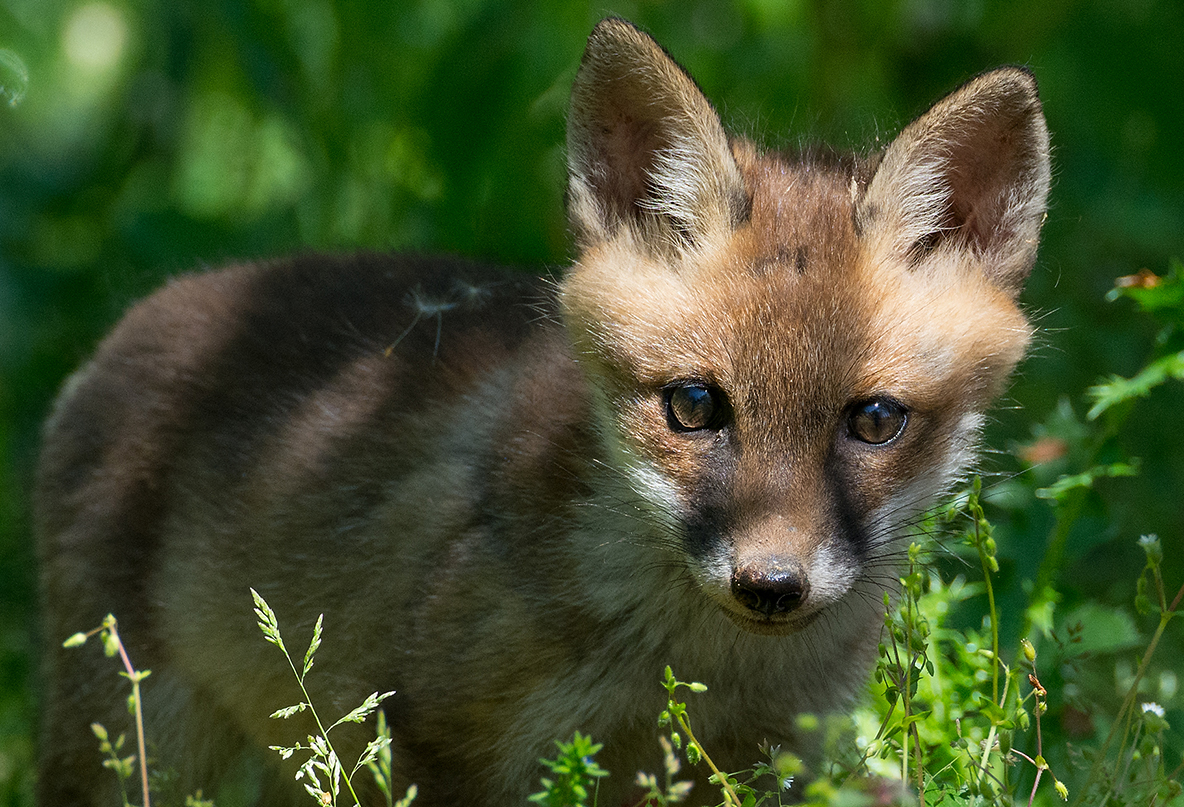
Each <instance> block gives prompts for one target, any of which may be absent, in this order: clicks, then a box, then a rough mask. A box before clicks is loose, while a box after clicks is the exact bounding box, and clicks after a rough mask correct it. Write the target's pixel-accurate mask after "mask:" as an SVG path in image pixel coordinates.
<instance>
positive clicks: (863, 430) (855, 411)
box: [847, 398, 909, 446]
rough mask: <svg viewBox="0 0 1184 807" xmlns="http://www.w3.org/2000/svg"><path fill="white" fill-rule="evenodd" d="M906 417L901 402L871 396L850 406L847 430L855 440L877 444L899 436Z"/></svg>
mask: <svg viewBox="0 0 1184 807" xmlns="http://www.w3.org/2000/svg"><path fill="white" fill-rule="evenodd" d="M908 419H909V418H908V411H907V410H906V409H905V408H904V406H902V405H901V404H899V403H897V402H896V401H894V400H892V399H891V398H873V399H871V400H868V401H862V402H860V403H857V404H855V406H853V407H851V411H850V414H848V416H847V431H848V433H849V434H850V435H851V436H852V437H854V438H855V439H857V440H862V441H863V442H865V443H870V444H871V445H876V446H878V445H882V444H883V443H887V442H888V441H890V440H894V439H896V438H897V437H899V436H900V433H901V432H903V431H904V427H905V424H906V423H907V422H908Z"/></svg>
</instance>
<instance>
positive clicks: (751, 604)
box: [732, 562, 810, 616]
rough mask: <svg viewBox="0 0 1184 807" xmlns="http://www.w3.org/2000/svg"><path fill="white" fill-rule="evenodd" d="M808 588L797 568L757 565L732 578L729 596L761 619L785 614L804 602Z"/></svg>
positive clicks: (800, 571)
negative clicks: (730, 594) (761, 617)
mask: <svg viewBox="0 0 1184 807" xmlns="http://www.w3.org/2000/svg"><path fill="white" fill-rule="evenodd" d="M809 590H810V584H809V583H807V582H806V575H805V574H804V573H803V572H802V569H801V567H800V566H798V565H797V564H791V565H785V564H783V563H777V562H766V563H756V564H750V565H748V566H744V567H742V568H739V569H736V571H735V572H734V573H733V574H732V596H733V597H735V598H736V600H737V602H739V603H740V604H741V605H743V606H744V607H745V608H747V609H749V610H750V611H756V612H757V613H758V614H761V615H762V616H773V615H774V614H788V613H789V612H790V611H793V610H794V609H795V608H797V607H798V606H799V605H801V604H802V603H803V602H805V600H806V594H807V593H808V592H809Z"/></svg>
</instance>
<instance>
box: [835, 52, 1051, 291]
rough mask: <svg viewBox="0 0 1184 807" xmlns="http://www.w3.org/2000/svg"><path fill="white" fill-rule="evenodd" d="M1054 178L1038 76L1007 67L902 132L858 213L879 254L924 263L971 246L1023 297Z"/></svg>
mask: <svg viewBox="0 0 1184 807" xmlns="http://www.w3.org/2000/svg"><path fill="white" fill-rule="evenodd" d="M1049 179H1050V170H1049V144H1048V128H1047V126H1046V124H1045V120H1044V113H1043V110H1042V109H1041V105H1040V98H1039V95H1038V94H1037V88H1036V79H1035V78H1034V77H1033V76H1032V74H1031V73H1030V72H1028V71H1027V70H1025V69H1023V68H1019V67H1004V68H1000V69H998V70H992V71H990V72H988V73H983V74H982V75H980V76H978V77H976V78H974V79H972V80H971V81H969V82H967V83H966V84H964V85H963V86H962V87H960V88H959V89H957V90H955V91H954V92H952V93H951V94H950V95H948V96H946V97H945V98H943V99H942V100H940V101H938V102H937V103H936V104H934V105H933V107H932V108H931V109H930V110H929V111H928V112H926V113H925V114H923V115H921V116H920V117H919V118H917V119H916V120H915V121H913V122H912V123H911V124H909V126H907V127H906V128H905V129H904V131H903V132H901V133H900V135H899V136H898V137H897V138H896V140H895V141H893V142H892V144H891V145H890V146H889V147H888V149H887V150H886V151H885V152H884V156H883V159H882V161H881V162H880V165H879V167H878V168H877V170H876V173H875V175H874V176H873V178H872V181H871V183H870V184H869V186H868V189H867V192H866V193H865V194H864V195H863V198H862V199H861V201H860V204H859V206H858V208H857V211H856V216H857V221H858V222H859V224H860V227H861V230H862V231H863V232H865V234H866V235H868V236H869V237H871V238H872V239H874V241H873V243H874V247H873V248H874V249H876V251H877V252H878V253H880V252H881V250H882V251H886V252H888V253H890V254H894V255H896V256H898V257H901V258H904V259H906V260H910V261H918V260H921V259H923V258H924V257H925V256H926V255H927V254H929V253H930V252H932V251H934V250H936V249H939V248H942V247H946V246H949V247H952V248H954V249H962V250H972V251H973V252H974V253H975V254H976V256H977V257H979V258H980V259H981V261H982V265H983V267H984V269H985V271H986V272H987V273H988V275H989V276H990V278H991V279H992V280H993V281H994V282H995V283H996V284H997V285H999V286H1000V287H1001V288H1003V289H1005V290H1006V291H1008V292H1009V293H1011V294H1013V295H1014V294H1018V293H1019V290H1020V288H1021V286H1022V285H1023V282H1024V280H1025V279H1026V278H1027V276H1028V273H1029V272H1030V271H1031V268H1032V263H1033V261H1034V260H1035V256H1036V244H1037V240H1038V237H1039V234H1040V226H1041V224H1042V223H1043V220H1044V213H1045V209H1046V205H1047V199H1048V187H1049ZM881 254H882V253H881Z"/></svg>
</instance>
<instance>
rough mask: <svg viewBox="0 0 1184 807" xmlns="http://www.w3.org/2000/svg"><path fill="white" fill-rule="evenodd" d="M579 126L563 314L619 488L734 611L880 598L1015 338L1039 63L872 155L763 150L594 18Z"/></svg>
mask: <svg viewBox="0 0 1184 807" xmlns="http://www.w3.org/2000/svg"><path fill="white" fill-rule="evenodd" d="M570 131H571V134H570V136H569V153H570V155H571V157H570V161H571V169H572V171H571V174H572V188H571V192H570V195H571V197H572V199H573V204H572V211H573V218H574V220H575V221H574V224H575V230H576V231H577V232H578V233H580V234H581V235H582V240H583V243H584V252H583V254H582V255H581V257H580V259H579V261H578V263H577V264H576V266H575V267H574V269H573V270H572V272H571V274H570V276H569V277H568V279H567V280H566V282H565V284H564V286H563V292H562V303H563V310H564V315H565V318H566V322H567V326H568V331H569V333H570V334H571V338H572V341H573V343H574V344H575V345H576V350H577V355H578V358H579V361H580V363H581V366H582V367H583V368H584V370H585V372H586V373H587V375H588V377H589V378H590V380H591V382H592V384H591V386H592V387H593V388H594V389H595V390H596V391H597V393H598V395H597V398H596V404H597V406H598V408H599V411H600V415H601V421H602V423H604V424H606V425H605V427H604V430H603V437H604V440H605V444H606V446H607V450H608V451H609V452H610V454H611V455H612V456H613V457H615V458H616V462H617V463H618V464H619V467H620V468H621V469H622V472H623V474H624V476H625V477H626V478H627V479H628V484H629V487H630V489H631V490H632V492H633V493H634V494H636V496H637V497H638V498H639V499H640V500H642V501H644V502H645V503H646V506H647V507H648V508H649V510H650V516H651V518H653V519H654V520H655V521H656V522H657V523H660V524H662V525H663V527H664V529H666V530H669V531H670V532H671V534H674V535H677V536H678V546H679V555H680V558H681V559H682V561H683V562H685V564H686V568H687V570H688V572H689V573H690V574H691V576H693V578H694V580H695V581H696V583H697V584H698V585H699V586H700V587H701V589H702V591H703V593H704V594H706V595H707V596H708V597H710V598H711V599H712V600H713V601H714V602H715V603H716V604H717V605H718V607H719V608H720V609H722V611H723V613H724V614H726V615H727V616H728V617H729V618H730V619H731V620H732V621H733V622H734V623H735V624H736V625H738V626H740V627H741V628H744V629H746V630H750V631H754V632H756V633H766V634H772V635H782V634H786V633H790V632H793V631H795V630H798V629H800V628H801V627H803V626H804V625H806V624H809V623H810V622H812V621H813V620H814V619H816V618H818V617H819V616H820V615H822V614H823V613H825V612H827V611H828V609H834V608H835V607H836V606H837V605H839V604H840V603H842V602H844V601H845V600H846V599H847V598H850V597H852V596H864V597H868V596H872V595H873V594H874V595H875V596H872V599H878V598H879V597H878V593H879V591H881V590H882V589H883V588H884V585H885V581H886V580H888V579H891V578H892V577H894V573H893V572H892V571H891V568H892V566H891V564H890V563H889V562H888V561H889V559H890V558H891V557H892V555H893V546H892V543H893V540H894V539H895V538H897V537H899V535H900V534H901V533H902V531H905V530H907V528H909V527H915V526H916V524H917V519H918V518H919V516H920V514H922V513H923V512H925V511H926V509H927V508H929V507H930V506H932V504H933V503H934V499H935V497H936V496H937V495H938V494H940V493H941V492H942V491H944V490H946V489H948V487H949V486H950V484H951V483H952V482H953V481H955V479H957V477H958V475H959V474H960V473H961V472H962V470H963V469H964V468H965V467H966V465H967V463H968V462H969V461H970V460H971V458H972V456H973V449H974V445H975V442H976V438H977V434H978V430H979V426H980V423H981V420H982V415H981V413H982V411H983V409H984V407H985V406H986V405H987V404H988V402H989V401H990V399H991V398H992V397H993V396H994V395H996V394H997V393H998V392H999V391H1000V388H1001V386H1002V385H1003V383H1004V382H1005V380H1006V378H1007V376H1008V375H1009V373H1010V372H1011V370H1012V368H1013V367H1014V365H1015V364H1016V362H1017V361H1018V360H1019V359H1020V357H1021V356H1022V355H1023V353H1024V350H1025V348H1026V346H1027V343H1028V340H1029V337H1030V330H1029V326H1028V324H1027V322H1026V320H1025V318H1024V317H1023V315H1022V314H1021V312H1020V311H1019V309H1018V307H1017V306H1016V303H1015V299H1014V295H1015V293H1016V292H1017V291H1018V288H1019V285H1020V283H1021V282H1022V279H1023V277H1024V276H1025V275H1026V273H1027V271H1028V269H1029V267H1030V266H1031V262H1032V259H1033V257H1034V253H1033V249H1034V246H1035V242H1036V237H1037V233H1038V231H1039V226H1040V223H1041V218H1042V216H1043V212H1044V205H1045V196H1046V193H1047V187H1048V177H1049V175H1048V163H1047V155H1048V139H1047V132H1046V130H1045V127H1044V122H1043V117H1042V115H1041V112H1040V106H1039V102H1038V100H1037V98H1036V94H1035V86H1034V82H1033V80H1032V78H1031V76H1030V75H1028V74H1027V73H1025V72H1023V71H1021V70H1018V69H1004V70H999V71H995V72H992V73H988V74H986V75H984V76H981V77H979V78H978V79H975V80H974V81H972V82H970V83H969V84H967V85H966V86H964V87H963V88H961V89H960V90H959V91H957V92H956V93H954V94H953V95H951V96H949V97H948V98H946V99H945V100H943V101H942V102H941V103H940V104H938V105H937V106H936V107H934V109H932V110H931V111H930V112H929V113H927V114H926V115H925V116H924V117H923V118H921V119H919V120H918V121H916V122H914V123H913V124H912V125H911V126H910V127H909V128H908V129H906V130H905V132H904V133H902V134H901V136H900V137H899V138H898V139H897V141H896V142H894V143H893V144H892V145H891V146H890V147H889V148H888V150H887V152H886V153H885V154H884V155H883V156H882V157H879V158H872V159H871V160H865V161H858V160H854V159H847V160H843V159H834V158H826V157H822V156H810V155H806V156H804V157H796V158H795V157H790V156H784V155H776V154H773V155H764V154H760V153H759V152H758V151H757V150H756V148H755V147H753V146H752V145H751V144H749V143H746V142H744V141H740V140H734V139H731V140H730V139H728V138H727V136H726V135H725V134H724V132H723V130H722V128H721V127H720V124H719V120H718V118H717V116H716V115H715V113H714V111H713V110H711V108H710V106H709V105H708V103H707V101H706V100H705V99H704V98H703V97H702V96H701V95H700V94H699V92H698V90H697V89H696V88H695V86H694V85H693V83H692V82H691V80H690V79H689V78H688V77H687V76H686V75H685V74H683V73H681V71H679V70H678V68H677V67H676V66H674V65H673V64H672V63H671V62H670V61H669V59H668V58H667V57H666V56H665V54H664V53H662V52H661V51H660V50H659V49H658V48H657V46H656V45H654V44H653V43H652V42H651V41H649V40H648V39H647V38H645V37H644V36H643V35H641V34H639V33H637V32H636V31H635V30H634V29H632V28H631V27H629V26H627V25H626V24H623V23H613V22H606V23H605V24H602V26H600V27H599V28H598V29H597V31H596V32H595V33H594V34H593V38H592V41H591V42H590V43H589V49H588V53H587V54H586V55H585V59H584V63H583V65H582V67H581V72H580V75H579V78H578V79H577V82H576V88H575V90H574V93H573V120H572V123H571V130H570Z"/></svg>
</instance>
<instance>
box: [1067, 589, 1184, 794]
mask: <svg viewBox="0 0 1184 807" xmlns="http://www.w3.org/2000/svg"><path fill="white" fill-rule="evenodd" d="M1181 599H1184V585H1182V586H1180V590H1179V591H1177V592H1176V596H1175V598H1174V599H1173V600H1172V604H1171V605H1170V606H1169V607H1168V608H1167V610H1165V611H1161V612H1160V615H1159V626H1158V627H1157V628H1156V629H1155V635H1153V636H1152V637H1151V643H1150V644H1148V645H1147V650H1146V652H1144V653H1143V659H1142V661H1140V662H1139V669H1138V671H1137V672H1136V673H1135V680H1134V681H1132V682H1131V686H1130V689H1128V690H1127V693H1126V697H1125V698H1124V699H1123V701H1122V708H1121V709H1119V710H1118V714H1119V716H1120V718H1122V719H1120V720H1115V721H1114V725H1112V726H1111V727H1110V732H1109V733H1108V734H1107V735H1106V741H1105V742H1104V743H1102V748H1101V750H1100V751H1099V752H1098V758H1097V760H1095V762H1094V764H1093V766H1092V767H1091V768H1090V769H1089V776H1087V777H1086V780H1085V784H1084V785H1083V786H1082V787H1081V790H1080V791H1079V792H1078V796H1077V799H1076V800H1075V801H1074V802H1073V804H1074V807H1077V805H1079V804H1081V800H1082V798H1084V797H1085V794H1086V793H1087V792H1089V787H1090V785H1092V784H1093V782H1094V779H1096V778H1097V776H1098V773H1100V772H1101V769H1102V765H1103V764H1105V762H1106V752H1107V751H1109V750H1110V743H1111V742H1113V741H1114V735H1115V733H1116V732H1117V731H1118V726H1119V724H1120V723H1121V724H1122V725H1124V726H1126V727H1127V728H1126V729H1124V733H1125V731H1126V730H1129V724H1130V718H1131V715H1132V714H1133V710H1134V704H1135V698H1137V697H1138V694H1139V682H1140V681H1142V680H1143V676H1144V675H1145V674H1146V673H1147V667H1148V665H1149V664H1150V663H1151V656H1152V655H1154V653H1155V648H1156V647H1158V646H1159V640H1160V639H1161V638H1163V632H1164V630H1165V629H1166V628H1167V626H1168V622H1170V621H1171V619H1172V617H1173V616H1175V615H1176V609H1177V608H1178V607H1179V606H1180V600H1181Z"/></svg>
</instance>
